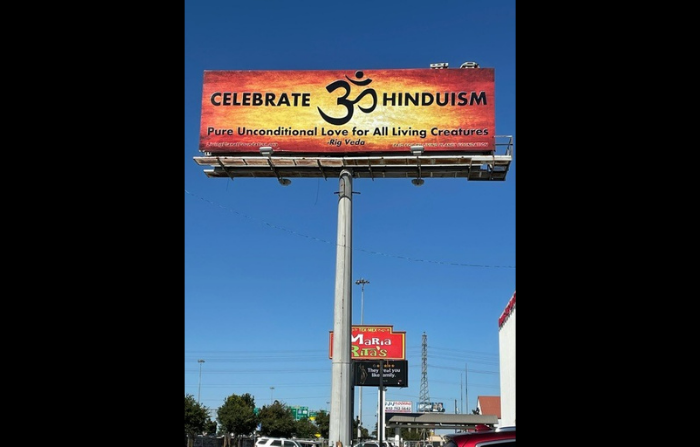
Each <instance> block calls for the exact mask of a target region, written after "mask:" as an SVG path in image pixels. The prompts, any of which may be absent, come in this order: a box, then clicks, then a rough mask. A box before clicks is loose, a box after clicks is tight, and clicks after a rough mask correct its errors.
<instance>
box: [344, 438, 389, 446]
mask: <svg viewBox="0 0 700 447" xmlns="http://www.w3.org/2000/svg"><path fill="white" fill-rule="evenodd" d="M353 447H379V441H377V440H372V439H370V440H368V441H362V442H358V443H357V444H355V445H354V446H353ZM382 447H394V444H392V443H391V442H388V441H382Z"/></svg>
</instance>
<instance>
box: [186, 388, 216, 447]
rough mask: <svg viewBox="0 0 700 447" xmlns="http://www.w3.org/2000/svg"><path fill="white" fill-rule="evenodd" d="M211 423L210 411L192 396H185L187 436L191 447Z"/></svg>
mask: <svg viewBox="0 0 700 447" xmlns="http://www.w3.org/2000/svg"><path fill="white" fill-rule="evenodd" d="M210 423H211V418H210V417H209V409H208V408H207V407H205V406H204V405H200V403H199V402H197V401H196V400H194V396H192V395H191V394H185V436H187V445H188V446H189V447H192V445H193V444H194V438H195V437H196V436H197V435H198V434H201V433H202V432H204V431H205V430H206V429H207V427H208V424H210Z"/></svg>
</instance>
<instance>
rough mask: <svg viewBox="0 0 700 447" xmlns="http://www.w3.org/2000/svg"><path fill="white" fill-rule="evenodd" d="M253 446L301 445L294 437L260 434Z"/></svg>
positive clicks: (283, 446)
mask: <svg viewBox="0 0 700 447" xmlns="http://www.w3.org/2000/svg"><path fill="white" fill-rule="evenodd" d="M255 447H302V446H301V444H299V443H298V442H297V441H295V440H294V439H288V438H272V437H270V436H262V437H260V438H258V440H257V441H255Z"/></svg>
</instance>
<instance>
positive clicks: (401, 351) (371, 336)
mask: <svg viewBox="0 0 700 447" xmlns="http://www.w3.org/2000/svg"><path fill="white" fill-rule="evenodd" d="M350 344H351V346H350V349H351V351H350V358H351V359H352V360H363V359H365V360H388V359H391V360H406V332H405V331H403V332H394V327H393V326H353V327H352V329H351V340H350ZM328 358H331V359H332V358H333V331H330V350H329V355H328Z"/></svg>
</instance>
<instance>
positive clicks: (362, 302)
mask: <svg viewBox="0 0 700 447" xmlns="http://www.w3.org/2000/svg"><path fill="white" fill-rule="evenodd" d="M355 284H360V285H362V295H361V296H362V298H361V299H360V325H364V324H365V284H369V281H367V280H366V279H364V278H360V279H358V280H357V281H355ZM359 388H360V419H359V423H358V424H357V439H361V438H362V429H361V428H360V427H361V426H362V388H364V387H359Z"/></svg>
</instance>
